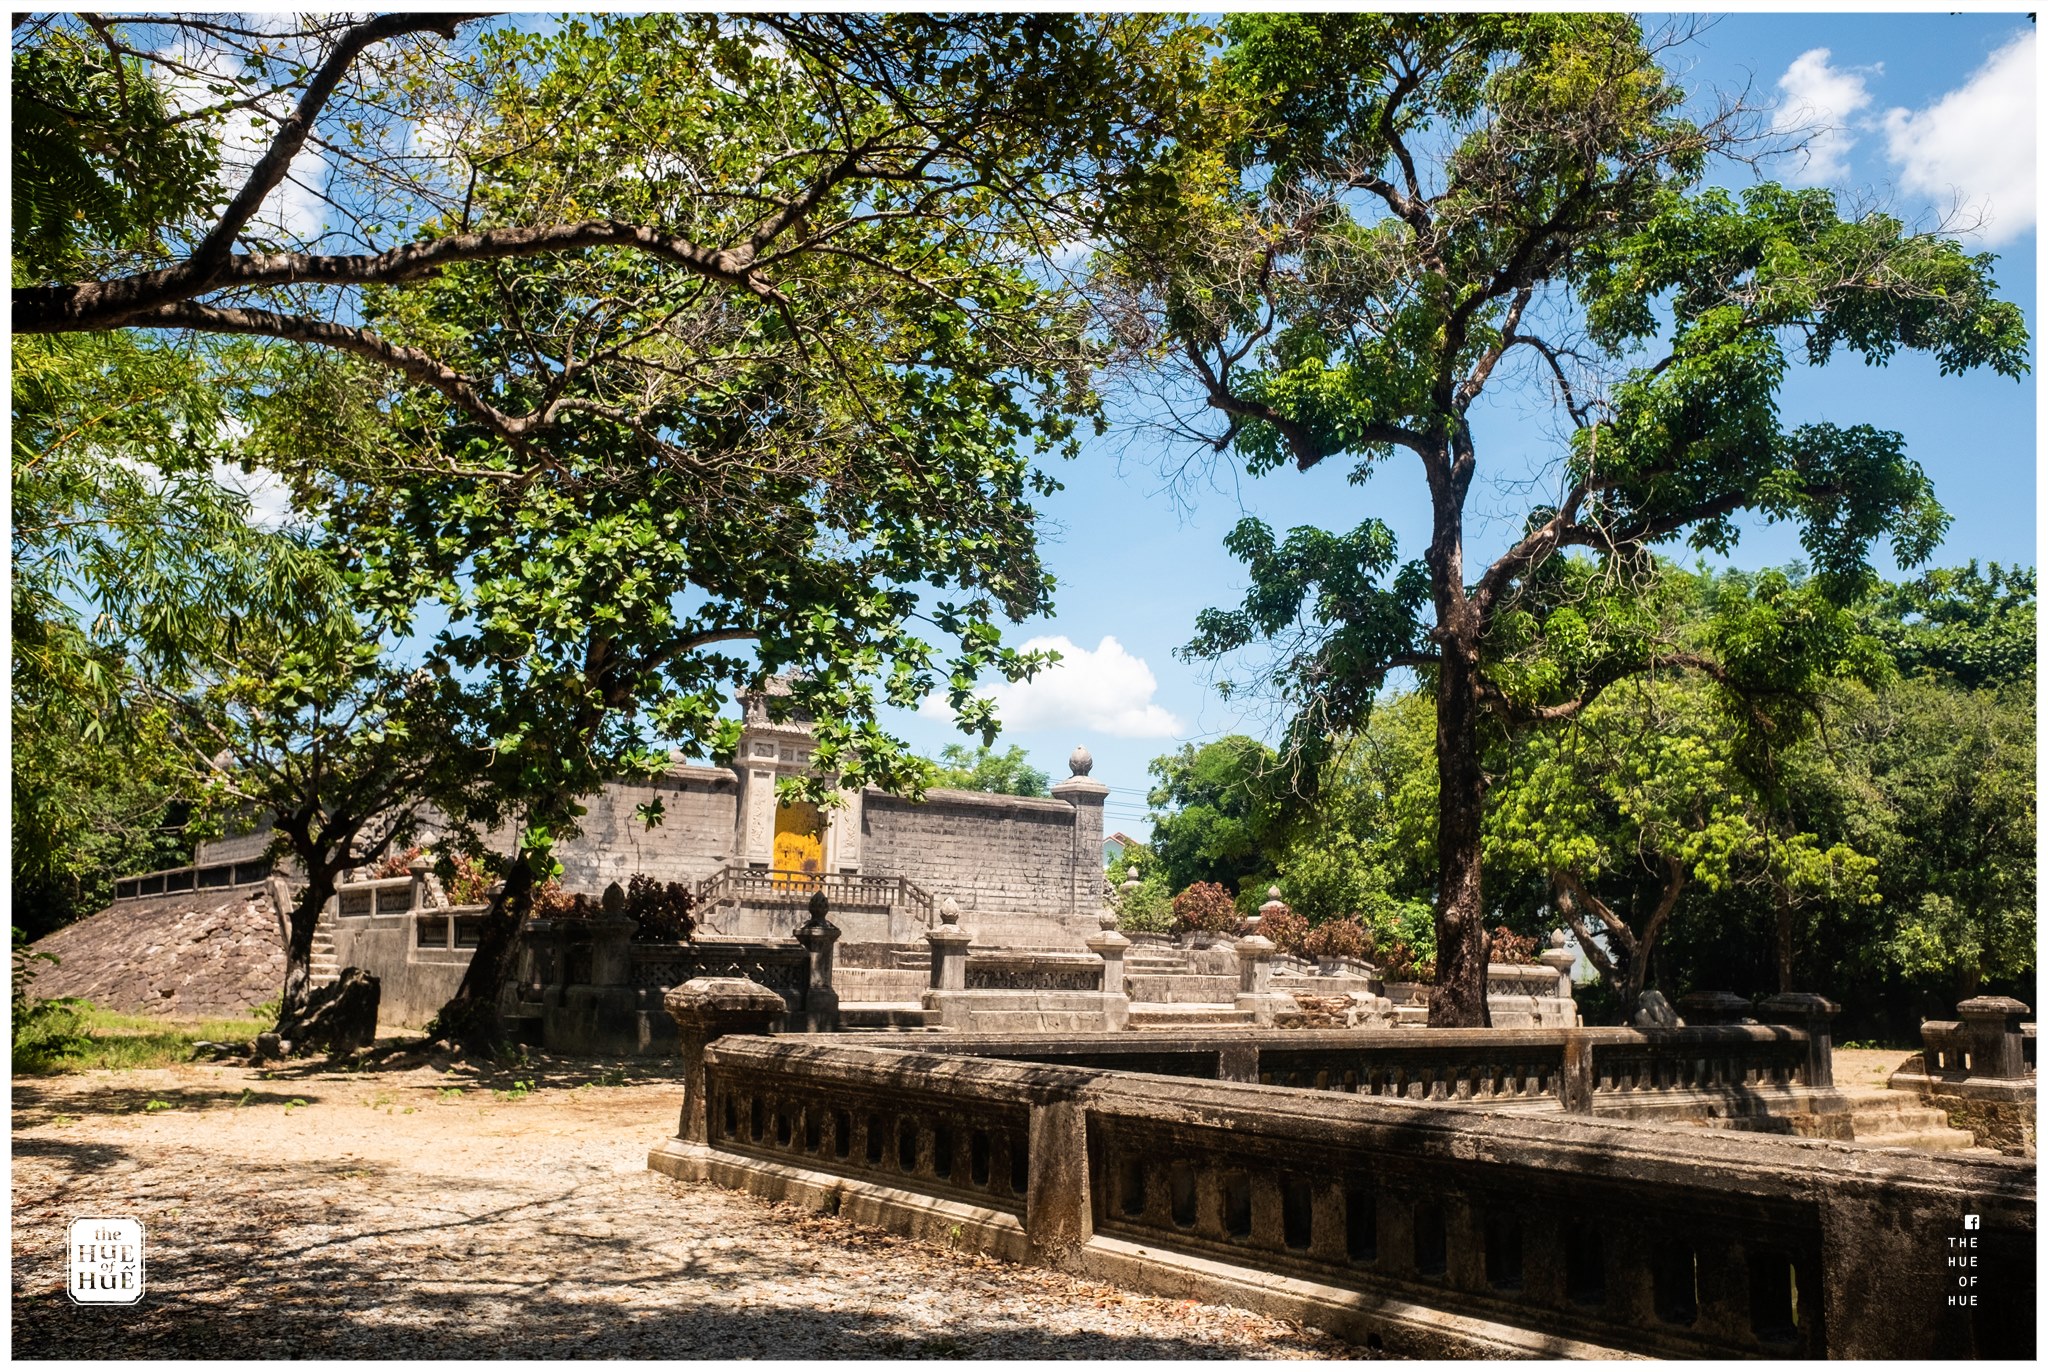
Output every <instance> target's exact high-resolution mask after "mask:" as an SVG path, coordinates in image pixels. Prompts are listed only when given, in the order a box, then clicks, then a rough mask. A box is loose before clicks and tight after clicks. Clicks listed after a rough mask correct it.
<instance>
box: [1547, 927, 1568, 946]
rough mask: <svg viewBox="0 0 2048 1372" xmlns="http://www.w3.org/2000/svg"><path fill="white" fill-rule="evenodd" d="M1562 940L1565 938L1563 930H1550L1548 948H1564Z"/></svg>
mask: <svg viewBox="0 0 2048 1372" xmlns="http://www.w3.org/2000/svg"><path fill="white" fill-rule="evenodd" d="M1564 938H1565V935H1564V930H1562V929H1552V930H1551V931H1550V946H1551V947H1553V948H1562V947H1564Z"/></svg>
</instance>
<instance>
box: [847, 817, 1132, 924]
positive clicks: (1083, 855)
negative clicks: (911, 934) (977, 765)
mask: <svg viewBox="0 0 2048 1372" xmlns="http://www.w3.org/2000/svg"><path fill="white" fill-rule="evenodd" d="M861 808H862V834H861V848H862V869H863V870H864V871H868V872H873V873H877V874H880V875H885V876H900V877H907V878H909V879H910V880H911V881H913V882H916V883H917V884H918V885H919V886H921V887H923V888H924V889H925V890H927V891H929V892H931V893H932V895H933V896H935V897H941V898H943V897H946V896H951V897H952V898H953V899H954V900H956V901H958V902H959V903H960V906H961V908H962V909H964V910H966V911H968V912H970V914H972V913H981V912H987V913H993V914H1076V913H1078V914H1089V913H1092V912H1093V911H1094V909H1095V908H1096V905H1097V904H1099V903H1100V896H1101V885H1102V853H1101V843H1100V841H1097V842H1095V843H1093V844H1088V843H1086V842H1084V839H1085V832H1084V830H1085V825H1084V824H1083V823H1082V822H1081V821H1082V820H1083V819H1085V818H1086V816H1087V815H1088V814H1089V813H1091V811H1090V810H1089V808H1088V807H1085V806H1082V807H1077V806H1076V805H1073V804H1070V803H1068V802H1067V801H1066V800H1061V799H1045V798H1041V797H1035V796H998V795H989V794H985V793H983V792H979V791H946V790H932V791H927V792H925V799H924V800H923V802H922V803H917V804H913V803H912V802H910V801H908V800H905V799H903V798H902V797H900V796H892V795H888V794H885V793H883V792H880V791H868V792H867V793H866V794H865V795H864V796H863V797H862V807H861ZM1092 814H1093V816H1094V817H1095V818H1096V819H1097V820H1098V821H1099V819H1100V817H1101V805H1100V803H1099V802H1097V803H1096V804H1095V805H1094V806H1093V807H1092ZM1091 879H1092V883H1093V884H1092V886H1091V885H1090V881H1091ZM1080 902H1090V903H1087V904H1085V905H1084V904H1082V903H1080Z"/></svg>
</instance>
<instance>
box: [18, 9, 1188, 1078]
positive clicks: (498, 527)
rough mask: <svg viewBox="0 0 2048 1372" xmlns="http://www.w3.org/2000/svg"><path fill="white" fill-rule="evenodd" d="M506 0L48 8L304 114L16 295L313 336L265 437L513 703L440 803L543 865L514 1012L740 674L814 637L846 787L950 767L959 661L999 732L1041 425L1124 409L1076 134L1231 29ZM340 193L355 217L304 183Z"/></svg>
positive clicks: (972, 710) (474, 708)
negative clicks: (641, 807)
mask: <svg viewBox="0 0 2048 1372" xmlns="http://www.w3.org/2000/svg"><path fill="white" fill-rule="evenodd" d="M465 24H466V21H464V20H462V19H461V18H460V17H459V16H428V17H417V16H411V17H408V16H393V17H386V18H381V19H376V20H370V21H365V22H362V23H350V24H326V23H317V24H312V25H309V26H305V27H301V28H298V29H292V30H290V31H287V32H283V33H276V32H266V31H257V30H251V29H244V28H242V27H239V26H237V25H235V24H233V23H228V22H222V21H210V20H193V21H180V22H179V23H178V24H176V25H174V26H170V27H171V28H172V29H173V30H175V31H174V32H170V33H168V34H166V33H165V32H164V31H163V29H164V27H165V26H144V27H142V28H139V29H136V30H134V31H132V32H131V31H129V30H126V29H122V28H120V27H118V26H110V25H104V24H94V25H91V26H90V29H91V32H90V34H89V35H87V34H84V33H83V32H82V31H74V30H73V29H72V28H70V27H69V26H67V24H66V23H65V22H63V21H55V20H52V21H36V26H35V27H34V28H33V29H32V30H31V32H30V34H29V37H30V40H31V42H32V43H40V42H55V41H58V40H59V39H64V40H67V41H76V42H78V43H88V42H91V41H95V40H96V41H99V42H101V43H102V44H104V45H105V46H106V48H107V49H108V50H109V51H110V52H113V53H116V54H118V55H120V56H121V57H122V58H123V59H124V60H131V61H135V62H139V63H144V64H148V63H149V62H151V61H152V60H155V61H157V62H158V63H159V65H160V66H168V67H169V68H170V69H171V70H173V71H174V72H184V73H192V72H205V73H208V74H209V76H210V80H211V82H212V84H213V85H215V86H218V87H221V89H220V90H219V91H218V92H217V94H219V96H220V99H219V100H218V101H217V102H216V103H215V104H214V105H212V106H210V107H206V108H202V109H200V110H198V111H196V112H195V114H194V117H195V118H196V119H199V120H201V121H202V122H208V121H210V124H209V126H218V127H219V128H220V129H221V130H222V131H223V132H222V133H221V135H220V136H221V138H222V140H223V145H224V146H227V145H229V144H231V143H232V141H233V138H232V136H237V135H234V131H235V130H236V129H238V128H239V127H240V125H239V124H238V123H237V122H235V121H239V120H241V119H243V118H244V117H245V116H246V115H247V114H248V113H250V112H254V113H255V114H256V115H258V116H259V117H261V118H265V119H269V120H271V121H273V122H272V123H271V124H269V125H267V126H265V131H264V132H263V134H262V137H261V138H260V139H259V140H258V144H259V146H258V147H256V148H255V149H251V150H250V151H251V152H252V153H253V156H251V157H250V158H249V159H248V161H249V166H248V170H247V174H246V179H245V180H243V181H242V182H241V184H240V185H239V186H238V187H234V188H232V189H231V193H225V192H224V194H223V196H222V198H221V200H220V202H219V203H220V208H219V210H218V212H217V213H214V214H211V215H202V216H197V217H188V218H187V219H185V220H183V221H181V222H179V223H177V224H175V225H170V226H166V228H165V230H164V231H163V232H162V233H160V234H159V235H158V236H157V239H156V240H155V244H154V247H153V250H152V252H150V253H148V254H144V256H145V257H146V258H147V259H148V260H145V261H142V262H135V261H133V260H131V259H128V258H123V259H119V260H102V261H97V262H92V263H86V264H83V269H82V270H71V271H68V272H63V273H46V274H45V279H43V280H41V281H37V282H34V283H32V284H23V285H19V286H18V287H17V291H16V298H15V319H16V327H17V328H18V329H22V330H27V331H32V332H33V331H66V330H77V329H104V328H112V327H120V328H144V329H149V328H183V329H190V330H195V331H199V332H201V333H205V334H226V335H255V336H258V337H263V338H269V339H274V340H281V341H285V342H289V343H294V344H299V345H304V346H305V347H307V348H309V349H311V350H313V351H311V352H308V353H307V354H305V355H304V357H303V358H302V359H301V366H300V367H299V369H298V372H297V374H296V375H294V376H291V377H289V378H287V379H286V380H285V381H284V382H283V383H281V384H280V386H279V388H278V391H277V399H278V403H276V404H274V405H273V406H272V407H271V413H270V415H269V418H270V420H271V423H270V424H269V425H268V426H266V428H265V429H263V430H261V431H259V436H260V435H261V434H269V433H278V434H283V435H285V437H286V440H288V441H283V442H281V444H280V446H279V448H278V450H277V453H278V456H277V460H276V461H274V462H272V463H271V465H273V466H275V467H277V468H279V469H280V470H284V471H286V472H287V474H289V475H290V476H292V477H293V479H294V481H295V483H296V485H297V487H298V492H299V495H300V497H301V501H302V503H303V504H304V505H305V506H307V507H308V508H321V509H324V510H325V511H326V513H327V518H328V522H329V523H328V527H329V530H330V535H329V539H330V542H331V544H332V546H333V547H334V549H335V550H336V552H337V553H338V554H339V555H340V557H341V558H342V560H343V562H344V565H345V567H346V569H347V572H348V575H349V576H350V578H351V586H352V588H353V592H354V595H355V597H356V599H357V602H358V603H359V604H360V605H361V606H363V607H364V608H365V609H366V610H367V611H369V612H371V613H372V614H374V615H375V616H377V618H378V620H379V621H380V622H381V624H382V626H383V627H384V629H385V631H386V632H387V634H389V635H391V636H393V637H394V638H398V639H407V640H409V641H408V642H407V643H406V644H405V650H406V651H407V652H408V653H411V654H417V655H420V656H421V658H422V660H423V661H424V662H425V664H426V666H427V668H428V671H429V675H430V676H432V677H434V678H435V679H436V680H437V681H438V683H439V684H438V685H436V686H435V687H434V688H433V697H434V699H436V700H438V701H440V702H441V703H442V705H443V706H444V707H446V708H448V709H450V710H452V711H454V712H455V713H454V714H453V715H451V716H450V718H451V720H456V721H459V723H458V726H457V732H458V734H460V736H462V737H464V738H469V739H472V740H474V741H475V742H476V743H477V745H478V751H477V753H476V754H475V755H474V767H473V770H472V772H471V775H472V777H473V778H475V779H478V780H481V781H483V782H485V783H486V784H485V785H482V786H479V787H471V788H467V789H465V790H464V792H463V794H462V795H461V796H460V797H459V798H456V799H454V800H452V801H451V802H450V803H449V804H446V805H444V806H443V810H444V813H445V816H446V818H447V819H448V820H449V821H450V822H451V823H452V824H454V825H455V826H456V827H457V828H458V829H459V830H464V831H466V832H467V835H468V837H467V839H466V840H464V841H467V842H470V843H472V844H480V843H482V842H484V841H485V839H486V838H487V837H488V838H490V839H491V840H492V841H493V843H494V844H495V845H496V846H497V847H499V848H500V849H501V850H502V851H501V852H500V854H499V859H500V866H501V869H502V870H503V872H504V875H505V877H506V880H505V884H504V887H503V889H502V891H501V893H500V895H499V897H498V899H497V902H496V905H495V906H494V910H493V913H492V915H491V917H490V918H489V919H488V920H487V921H486V924H485V929H484V935H483V939H482V945H481V946H480V947H479V949H478V950H477V953H476V955H475V957H474V958H473V960H472V963H471V967H470V972H469V975H468V977H467V978H466V980H465V983H464V985H463V988H462V989H461V991H460V992H459V993H458V995H457V997H456V999H455V1000H454V1001H453V1002H451V1004H450V1006H449V1007H448V1009H447V1011H446V1012H445V1013H444V1016H443V1021H442V1029H443V1032H444V1033H447V1034H450V1035H453V1036H458V1037H462V1038H464V1039H466V1040H469V1041H472V1042H484V1041H487V1040H488V1039H489V1038H490V1037H491V1036H492V1035H493V1033H494V1026H493V1024H492V1018H493V1011H494V1009H495V1000H496V991H497V986H498V982H499V980H500V978H501V974H502V972H503V970H504V968H505V967H506V966H507V965H508V959H509V956H510V952H511V949H512V946H513V941H514V939H515V938H516V933H517V929H518V926H519V922H520V920H521V918H522V917H523V914H524V912H525V909H526V906H527V903H528V900H529V897H530V892H531V889H532V887H533V884H534V880H535V877H536V876H537V875H545V873H546V871H547V870H548V867H549V864H550V859H549V858H548V856H547V846H548V840H549V839H550V838H551V837H552V836H554V835H556V834H559V833H561V832H564V831H565V830H566V829H567V828H568V827H569V826H571V825H573V824H574V822H575V816H576V813H577V808H578V807H577V803H576V798H577V797H578V796H579V795H581V794H584V793H587V792H588V791H589V790H591V789H592V788H593V787H595V786H596V785H597V784H598V783H599V782H601V781H602V780H603V779H604V778H605V777H606V776H608V775H615V774H617V773H618V772H620V771H621V770H632V769H635V768H639V767H646V766H649V765H652V764H653V763H654V761H655V760H656V758H657V757H658V756H660V755H661V754H662V753H663V752H665V750H666V748H667V747H670V746H677V747H682V748H684V749H690V750H695V749H705V748H715V747H716V746H717V744H718V742H719V741H720V740H721V739H722V738H723V736H724V734H725V732H726V731H725V728H724V726H723V725H721V723H720V721H719V718H718V712H719V707H720V705H721V703H722V696H723V694H724V692H725V691H726V690H728V689H730V688H731V687H732V686H734V685H744V684H746V683H748V682H752V681H757V680H758V679H759V678H760V676H761V675H762V674H763V673H765V672H772V671H792V670H793V671H795V672H796V674H797V679H796V687H795V692H794V694H793V695H792V696H791V697H789V698H788V703H789V704H790V705H792V706H801V707H805V708H808V709H809V710H810V711H811V713H812V714H813V715H814V716H815V718H816V720H817V725H816V731H817V737H818V749H817V762H818V765H819V767H820V768H821V769H822V771H823V772H824V773H826V775H825V776H822V777H820V778H817V779H815V780H810V781H806V782H804V783H800V785H801V786H802V787H804V788H806V789H808V790H810V791H812V792H814V793H816V794H818V795H819V796H820V797H822V798H829V796H830V794H831V792H832V788H833V787H834V785H835V784H845V785H858V784H860V783H862V782H864V781H876V782H880V783H883V784H888V785H895V786H900V787H904V788H908V789H915V787H916V785H917V784H918V782H919V781H920V780H921V778H922V769H921V767H919V766H918V765H917V764H916V760H915V759H913V758H910V757H909V756H908V755H907V754H906V753H905V752H904V751H903V749H902V747H901V745H900V744H899V743H898V742H897V741H896V740H893V739H891V738H889V737H888V736H887V735H886V734H885V733H884V732H883V731H882V730H881V729H880V728H879V727H878V725H877V723H876V718H875V710H876V698H877V696H878V695H880V696H882V697H885V698H886V699H888V700H889V701H890V702H892V703H894V704H898V705H906V704H912V703H915V702H916V701H917V700H918V699H920V698H921V697H922V696H923V695H924V694H926V693H927V692H929V691H930V690H931V689H932V688H933V687H934V686H935V685H937V686H940V687H942V688H943V689H945V690H946V691H947V692H948V694H949V696H950V697H951V698H952V701H953V703H954V706H955V709H956V711H957V712H958V713H959V715H960V718H961V722H962V725H963V727H965V728H967V729H969V730H970V731H972V732H976V733H980V734H982V735H983V736H984V739H986V738H987V737H988V736H989V735H991V734H992V731H993V727H992V716H991V715H990V714H989V712H988V706H987V703H986V702H985V701H984V700H981V699H979V698H977V697H975V696H973V695H972V687H973V684H974V682H975V679H976V676H977V674H978V673H980V672H984V671H988V670H991V669H994V670H998V671H1001V672H1002V673H1004V674H1006V675H1009V676H1012V677H1016V676H1018V675H1021V674H1023V673H1024V672H1027V671H1028V670H1030V669H1031V667H1032V666H1033V665H1034V664H1035V662H1036V661H1037V659H1035V658H1032V657H1028V656H1021V655H1018V654H1016V653H1014V652H1011V651H1009V650H1007V649H1004V648H1003V647H1002V646H1001V635H1000V632H999V630H998V628H997V623H998V621H999V620H1000V619H1003V618H1011V619H1015V618H1018V617H1021V616H1023V615H1026V614H1031V613H1038V612H1042V611H1043V610H1044V609H1045V608H1046V607H1047V603H1048V602H1047V595H1048V592H1049V590H1050V581H1049V579H1048V578H1047V577H1046V576H1045V574H1044V572H1043V570H1042V568H1041V567H1040V566H1039V564H1038V561H1037V558H1036V554H1035V537H1034V536H1035V528H1034V516H1033V512H1032V509H1031V505H1030V499H1031V497H1032V496H1033V495H1035V494H1038V493H1042V492H1044V491H1046V490H1048V489H1050V482H1049V480H1048V478H1047V477H1046V476H1045V475H1044V474H1043V473H1042V472H1040V471H1037V470H1035V469H1034V466H1033V458H1034V456H1035V455H1037V454H1041V453H1048V452H1058V451H1061V450H1063V449H1069V448H1070V447H1071V443H1072V440H1073V438H1074V435H1075V433H1076V431H1077V425H1078V424H1080V423H1083V422H1086V421H1087V419H1088V418H1089V415H1090V413H1091V410H1092V398H1091V395H1090V392H1089V389H1088V370H1089V360H1090V359H1089V350H1088V349H1087V347H1086V346H1084V344H1083V343H1082V341H1081V337H1080V335H1081V316H1080V315H1079V314H1078V313H1077V312H1076V310H1075V309H1074V308H1073V307H1072V305H1071V304H1070V303H1069V302H1068V301H1066V300H1065V299H1063V298H1062V297H1061V295H1060V294H1059V293H1058V292H1057V291H1056V290H1054V289H1052V284H1053V283H1052V276H1053V273H1052V268H1051V266H1050V265H1049V262H1048V253H1049V251H1050V250H1051V249H1053V248H1055V247H1059V246H1061V241H1062V240H1063V239H1065V238H1067V237H1070V236H1071V235H1072V234H1074V233H1075V232H1077V231H1078V229H1079V228H1080V227H1081V226H1083V225H1085V223H1086V220H1087V206H1086V203H1085V202H1084V201H1082V200H1081V199H1080V198H1079V197H1078V196H1077V194H1076V190H1077V180H1076V170H1077V169H1080V170H1084V171H1085V172H1086V173H1087V174H1088V175H1089V176H1091V177H1093V178H1095V179H1097V180H1098V181H1099V180H1101V179H1104V178H1108V179H1110V180H1114V179H1115V178H1116V177H1118V176H1119V175H1120V174H1121V172H1120V170H1119V168H1120V167H1121V166H1122V165H1123V162H1124V160H1126V159H1130V160H1133V161H1137V162H1142V161H1143V160H1144V158H1143V156H1142V153H1143V149H1144V148H1145V146H1146V145H1147V144H1148V143H1149V142H1153V141H1157V140H1159V139H1161V138H1163V137H1166V136H1169V135H1170V133H1171V130H1170V129H1168V128H1165V127H1163V126H1160V125H1159V122H1158V121H1157V120H1154V119H1152V117H1151V115H1150V114H1149V110H1150V109H1151V107H1152V105H1153V104H1155V103H1166V104H1169V105H1170V102H1154V101H1151V100H1149V99H1146V98H1144V96H1145V93H1146V92H1147V91H1149V90H1151V89H1152V88H1153V87H1155V86H1158V85H1160V84H1162V83H1171V82H1172V81H1174V80H1176V79H1178V76H1177V73H1179V72H1181V71H1183V70H1185V69H1187V68H1188V67H1189V65H1190V63H1192V62H1193V61H1194V60H1195V59H1196V58H1197V57H1198V46H1197V45H1196V44H1194V43H1193V42H1192V41H1189V40H1185V39H1181V38H1177V37H1174V36H1173V35H1171V34H1168V35H1167V38H1166V39H1165V40H1164V41H1162V40H1161V39H1160V36H1159V35H1160V33H1161V32H1162V30H1163V28H1164V26H1163V25H1162V24H1161V23H1160V22H1159V21H1157V20H1153V19H1121V20H1108V21H1102V20H1092V19H1083V18H1078V17H1066V16H1029V17H1024V18H1021V19H1020V18H1014V17H1007V16H969V17H962V18H955V19H939V18H931V17H925V16H914V15H904V16H884V17H870V16H805V17H797V18H775V17H748V18H733V17H719V16H708V15H694V16H677V15H654V16H638V17H607V18H602V19H598V20H595V21H580V20H568V21H564V22H562V23H560V24H556V25H548V26H540V27H539V28H538V29H535V30H531V31H525V30H521V29H517V28H512V27H506V26H493V25H467V26H465ZM167 54H168V55H167ZM228 71H238V72H239V75H236V76H227V75H224V73H226V72H228ZM203 103H204V102H202V104H203ZM245 141H246V140H245ZM295 187H296V190H297V192H299V193H304V194H300V195H299V198H298V199H297V200H296V201H295V200H294V194H295V191H294V188H295ZM306 194H313V195H314V200H313V207H314V210H315V212H316V213H317V215H318V216H319V217H320V219H321V222H320V223H319V225H318V226H317V228H318V230H319V231H318V232H317V233H316V232H312V231H311V226H308V225H306V224H305V223H303V222H300V223H296V224H295V223H294V222H293V219H292V216H291V215H290V214H288V213H287V214H276V213H274V211H276V210H277V209H278V208H279V207H280V206H282V207H284V208H286V209H289V208H291V207H292V206H293V205H294V204H296V205H297V207H298V208H299V210H301V211H302V212H303V211H304V210H305V209H306V206H307V199H306ZM920 587H928V588H934V589H936V590H938V591H939V592H940V595H939V596H938V597H937V598H936V599H935V600H927V599H926V598H925V597H923V596H921V595H920V594H919V589H918V588H920ZM422 605H427V606H430V607H431V609H430V610H429V612H428V613H429V618H427V619H424V620H423V619H422V618H421V617H420V616H419V607H421V606H422ZM436 621H438V622H439V623H442V624H445V626H446V627H445V628H437V627H425V628H423V627H422V625H423V624H424V625H429V626H431V625H433V624H434V623H435V622H436ZM778 700H780V698H778ZM778 708H780V705H779V704H778Z"/></svg>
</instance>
